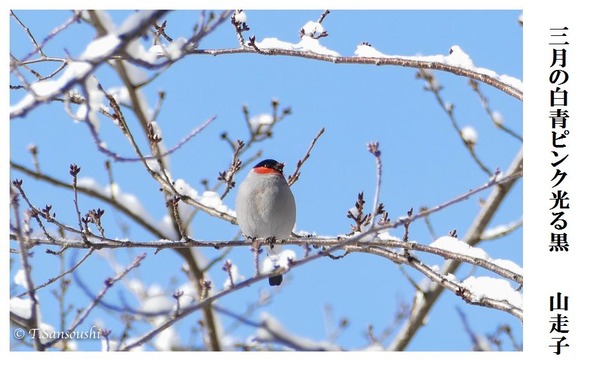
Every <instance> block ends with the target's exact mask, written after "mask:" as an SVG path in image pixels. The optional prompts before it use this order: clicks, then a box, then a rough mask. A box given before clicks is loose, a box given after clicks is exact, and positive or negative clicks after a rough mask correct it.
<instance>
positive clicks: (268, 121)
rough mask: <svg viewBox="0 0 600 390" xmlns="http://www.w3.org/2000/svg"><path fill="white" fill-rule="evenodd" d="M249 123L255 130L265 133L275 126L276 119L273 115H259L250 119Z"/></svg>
mask: <svg viewBox="0 0 600 390" xmlns="http://www.w3.org/2000/svg"><path fill="white" fill-rule="evenodd" d="M249 122H250V126H251V127H252V129H253V130H255V131H257V130H260V132H264V131H266V130H268V129H270V128H271V126H273V122H275V118H274V117H273V115H271V114H258V115H254V116H253V117H252V118H250V120H249Z"/></svg>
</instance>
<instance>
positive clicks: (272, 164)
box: [254, 158, 284, 172]
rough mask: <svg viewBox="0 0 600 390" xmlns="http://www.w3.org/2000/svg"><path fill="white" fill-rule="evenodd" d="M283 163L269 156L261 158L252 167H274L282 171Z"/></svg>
mask: <svg viewBox="0 0 600 390" xmlns="http://www.w3.org/2000/svg"><path fill="white" fill-rule="evenodd" d="M283 165H284V164H283V163H280V162H277V161H276V160H273V159H271V158H269V159H266V160H262V161H261V162H259V163H258V164H256V165H255V166H254V168H269V169H274V170H276V171H278V172H283Z"/></svg>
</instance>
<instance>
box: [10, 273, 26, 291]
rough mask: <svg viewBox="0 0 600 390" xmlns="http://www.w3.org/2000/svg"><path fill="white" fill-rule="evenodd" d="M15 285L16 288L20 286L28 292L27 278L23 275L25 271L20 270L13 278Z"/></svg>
mask: <svg viewBox="0 0 600 390" xmlns="http://www.w3.org/2000/svg"><path fill="white" fill-rule="evenodd" d="M13 280H14V282H15V284H16V285H17V286H21V287H23V288H25V289H27V290H29V284H28V283H27V277H26V275H25V270H24V269H23V268H20V269H19V270H18V271H17V273H16V274H15V276H14V278H13Z"/></svg>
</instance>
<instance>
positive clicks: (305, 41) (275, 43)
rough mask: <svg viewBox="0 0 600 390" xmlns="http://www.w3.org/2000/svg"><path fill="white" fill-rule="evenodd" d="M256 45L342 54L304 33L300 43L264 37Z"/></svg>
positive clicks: (335, 54) (267, 47) (330, 54)
mask: <svg viewBox="0 0 600 390" xmlns="http://www.w3.org/2000/svg"><path fill="white" fill-rule="evenodd" d="M255 44H256V47H258V48H259V49H263V50H268V49H283V50H295V51H309V52H312V53H317V54H323V55H329V56H334V57H339V56H340V54H339V53H338V52H336V51H334V50H330V49H328V48H326V47H325V46H323V45H321V43H320V42H319V40H318V39H315V38H312V37H311V36H308V35H303V36H302V38H300V42H298V43H295V44H294V43H290V42H285V41H281V40H279V39H277V38H264V39H263V40H262V41H260V42H256V43H255Z"/></svg>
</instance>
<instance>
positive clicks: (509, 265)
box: [491, 259, 523, 275]
mask: <svg viewBox="0 0 600 390" xmlns="http://www.w3.org/2000/svg"><path fill="white" fill-rule="evenodd" d="M491 262H492V263H493V264H496V265H497V266H498V267H502V268H504V269H507V270H509V271H511V272H514V273H516V274H519V275H523V268H521V267H520V266H519V265H517V264H516V263H515V262H514V261H512V260H506V259H492V260H491Z"/></svg>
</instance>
